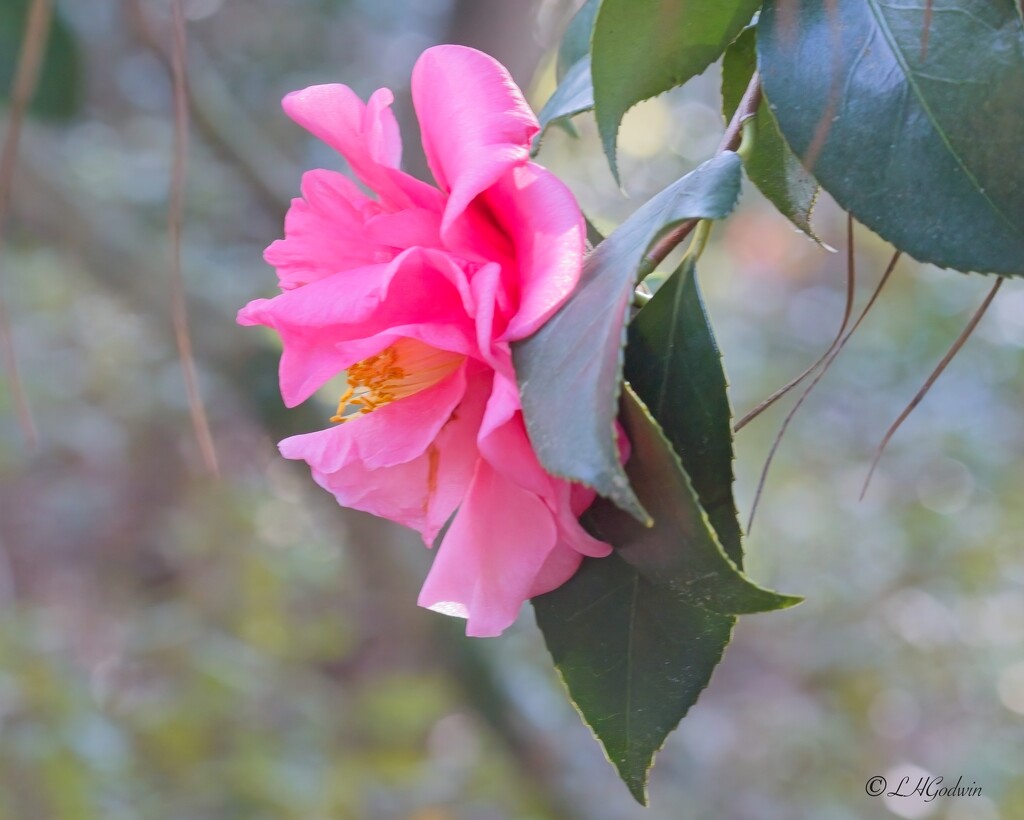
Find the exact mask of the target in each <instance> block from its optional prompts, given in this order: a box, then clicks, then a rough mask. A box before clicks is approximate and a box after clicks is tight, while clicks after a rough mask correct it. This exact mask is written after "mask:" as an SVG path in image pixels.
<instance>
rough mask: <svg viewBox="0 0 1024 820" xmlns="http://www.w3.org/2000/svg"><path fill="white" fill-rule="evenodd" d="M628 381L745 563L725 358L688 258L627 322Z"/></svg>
mask: <svg viewBox="0 0 1024 820" xmlns="http://www.w3.org/2000/svg"><path fill="white" fill-rule="evenodd" d="M628 339H629V341H628V343H627V345H626V367H625V375H626V380H627V381H628V382H629V383H630V386H631V387H632V388H633V390H634V391H636V394H637V395H638V396H639V397H640V399H641V400H642V401H643V402H644V403H645V404H646V405H647V408H648V410H649V411H650V413H651V415H652V416H654V419H655V420H656V421H657V422H658V424H660V425H661V427H662V430H663V431H664V432H665V435H666V437H667V438H668V439H669V441H671V442H672V447H673V449H674V450H675V451H676V453H678V454H679V458H680V460H681V461H682V463H683V464H684V465H685V467H686V472H687V473H688V474H689V476H690V480H691V481H692V482H693V489H694V490H695V491H696V493H697V497H698V499H699V500H700V504H701V506H702V507H703V508H704V510H705V512H707V515H708V518H709V519H710V521H711V525H712V527H713V529H714V530H715V532H717V533H718V537H719V540H720V541H721V544H722V547H723V548H724V549H725V552H726V554H727V555H728V556H729V557H730V558H731V559H732V560H733V561H734V562H736V564H738V565H739V564H741V562H742V560H743V531H742V528H741V527H740V523H739V515H738V513H737V510H736V502H735V500H734V499H733V490H732V488H733V478H734V477H733V445H732V441H733V438H732V408H731V407H730V405H729V396H728V394H727V392H726V391H727V388H728V383H727V382H726V378H725V371H724V370H723V368H722V357H721V353H720V352H719V350H718V344H717V343H716V341H715V337H714V333H713V331H712V329H711V322H710V320H709V319H708V316H707V313H706V311H705V309H704V301H703V298H702V297H701V293H700V287H699V285H698V283H697V277H696V271H695V269H694V265H693V263H692V261H691V260H686V261H684V263H683V264H682V265H681V266H680V268H679V270H678V271H676V272H675V273H674V274H673V275H672V276H671V277H670V278H669V279H668V281H667V282H665V284H664V285H662V286H661V287H660V288H659V289H658V291H657V293H655V294H654V298H653V299H651V301H650V302H648V303H647V304H646V305H645V306H644V308H643V310H641V311H640V312H639V313H638V314H637V315H636V318H635V319H633V321H632V323H631V324H630V326H629V335H628Z"/></svg>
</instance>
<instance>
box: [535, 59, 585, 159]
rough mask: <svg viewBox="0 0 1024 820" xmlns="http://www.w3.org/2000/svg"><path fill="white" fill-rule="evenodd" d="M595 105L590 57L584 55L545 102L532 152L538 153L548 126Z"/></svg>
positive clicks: (538, 117)
mask: <svg viewBox="0 0 1024 820" xmlns="http://www.w3.org/2000/svg"><path fill="white" fill-rule="evenodd" d="M593 107H594V87H593V85H591V83H590V57H589V56H584V57H582V58H581V59H580V60H579V62H577V63H576V65H574V66H573V67H572V68H571V69H569V73H568V74H566V75H565V77H564V78H563V79H562V82H561V83H559V84H558V88H556V89H555V93H554V94H552V95H551V98H550V99H549V100H548V101H547V102H546V103H545V104H544V107H543V108H542V109H541V110H540V114H539V115H538V116H537V119H538V120H539V121H540V133H539V134H537V136H536V137H535V138H534V141H533V147H532V148H531V153H532V154H536V153H537V151H538V150H539V148H540V141H541V139H542V138H543V137H544V132H545V131H546V130H547V128H548V126H549V125H551V124H552V123H555V122H558V121H559V120H565V119H567V118H569V117H575V116H576V115H577V114H582V113H583V112H584V111H589V110H590V109H591V108H593Z"/></svg>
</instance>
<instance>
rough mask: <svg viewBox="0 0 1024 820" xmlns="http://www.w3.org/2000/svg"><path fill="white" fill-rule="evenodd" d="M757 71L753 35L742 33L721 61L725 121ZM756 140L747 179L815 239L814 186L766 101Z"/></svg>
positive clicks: (759, 116) (759, 114) (750, 31)
mask: <svg viewBox="0 0 1024 820" xmlns="http://www.w3.org/2000/svg"><path fill="white" fill-rule="evenodd" d="M755 68H757V32H756V29H754V28H749V29H747V30H746V31H744V32H743V33H742V34H741V35H740V36H739V37H738V38H737V39H736V42H734V43H733V44H732V45H731V46H729V48H728V49H727V50H726V52H725V58H724V59H723V60H722V109H723V111H724V113H725V119H726V120H727V121H728V120H730V119H732V115H733V114H734V113H735V111H736V109H737V108H738V107H739V104H740V100H741V99H742V98H743V92H744V91H746V89H747V85H748V84H749V83H750V78H751V76H752V75H753V73H754V69H755ZM754 127H755V128H756V129H757V139H756V140H755V142H754V148H753V151H752V152H751V154H750V155H749V156H748V157H747V158H746V160H745V161H744V165H745V167H746V169H747V176H749V177H750V180H751V182H753V183H754V184H755V185H756V186H757V187H758V188H759V189H760V190H761V193H762V194H764V195H765V196H766V197H767V198H768V200H769V201H770V202H771V203H772V204H773V205H774V206H775V207H776V208H778V209H779V210H780V211H781V212H782V214H783V215H784V216H786V217H788V218H789V219H790V220H792V222H793V224H795V225H796V226H797V227H798V228H799V229H800V230H802V231H803V232H804V233H806V234H807V235H808V236H810V237H812V238H813V239H817V237H816V236H815V235H814V230H813V228H811V210H812V209H813V208H814V203H815V200H817V198H818V183H817V182H815V181H814V177H812V176H811V175H810V174H809V173H807V171H806V169H804V167H803V165H801V164H800V160H798V159H797V158H796V155H795V154H794V153H793V152H792V151H791V150H790V149H789V146H788V145H786V141H785V140H784V139H783V137H782V134H781V133H780V132H779V124H778V123H777V122H775V115H774V114H772V111H771V108H770V107H769V105H768V102H767V101H766V100H765V99H763V98H762V100H761V105H760V106H759V107H758V109H757V117H756V118H755V120H754Z"/></svg>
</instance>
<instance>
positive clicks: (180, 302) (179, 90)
mask: <svg viewBox="0 0 1024 820" xmlns="http://www.w3.org/2000/svg"><path fill="white" fill-rule="evenodd" d="M181 2H182V0H172V3H171V16H172V19H173V26H172V29H173V42H174V48H173V49H172V52H171V69H172V70H171V73H172V75H173V79H174V156H173V160H172V171H171V192H170V198H169V202H168V207H167V232H168V235H169V238H170V243H171V320H172V322H173V324H174V340H175V342H176V343H177V346H178V355H179V357H180V359H181V368H182V371H183V373H184V376H185V393H186V395H187V396H188V407H189V413H190V414H191V416H192V427H193V428H194V429H195V434H196V441H197V442H198V443H199V451H200V453H201V454H202V457H203V464H204V465H205V466H206V469H207V470H208V471H209V472H210V473H212V474H213V475H217V474H218V472H219V470H218V467H217V451H216V449H215V448H214V446H213V435H212V434H211V432H210V424H209V421H208V420H207V417H206V408H205V407H204V406H203V399H202V396H201V394H200V392H199V379H198V378H197V376H196V363H195V357H194V356H193V354H192V339H191V337H190V335H189V330H188V307H187V305H186V301H185V283H184V277H183V276H182V272H181V232H182V212H183V210H184V193H185V163H186V159H187V155H188V91H187V86H186V83H187V78H186V76H185V62H186V46H185V13H184V11H183V10H182V6H181Z"/></svg>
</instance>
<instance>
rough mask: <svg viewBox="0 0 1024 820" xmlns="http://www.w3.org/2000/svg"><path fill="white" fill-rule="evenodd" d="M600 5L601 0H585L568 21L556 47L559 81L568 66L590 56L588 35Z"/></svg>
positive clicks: (592, 29)
mask: <svg viewBox="0 0 1024 820" xmlns="http://www.w3.org/2000/svg"><path fill="white" fill-rule="evenodd" d="M600 5H601V0H587V2H586V3H584V4H583V5H582V6H580V9H579V11H577V12H576V14H575V15H573V18H572V20H570V21H569V25H568V26H567V27H566V29H565V34H564V35H562V44H561V45H560V46H559V48H558V62H557V64H556V66H555V72H556V74H557V76H558V81H559V82H561V81H562V78H563V77H565V75H566V74H568V73H569V69H570V68H572V67H573V66H574V65H576V63H578V62H579V61H580V60H582V59H583V58H584V57H589V56H590V36H591V34H592V33H593V31H594V20H595V19H596V18H597V10H598V7H599V6H600Z"/></svg>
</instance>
